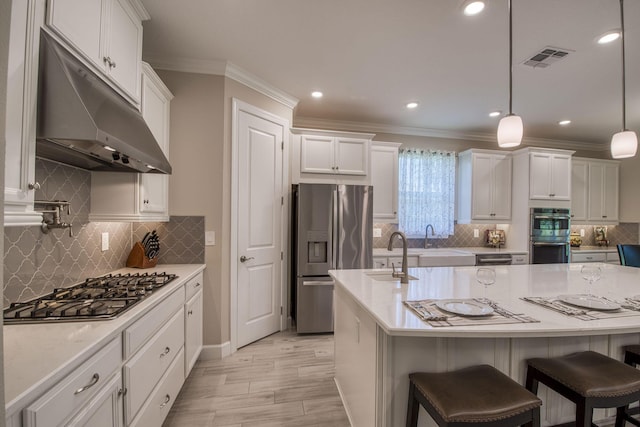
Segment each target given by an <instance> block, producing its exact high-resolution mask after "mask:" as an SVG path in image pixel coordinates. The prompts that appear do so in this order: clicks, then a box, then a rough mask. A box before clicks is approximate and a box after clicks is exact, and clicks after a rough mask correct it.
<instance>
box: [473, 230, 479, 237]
mask: <svg viewBox="0 0 640 427" xmlns="http://www.w3.org/2000/svg"><path fill="white" fill-rule="evenodd" d="M473 237H480V230H478V229H477V228H474V229H473Z"/></svg>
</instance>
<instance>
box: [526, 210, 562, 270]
mask: <svg viewBox="0 0 640 427" xmlns="http://www.w3.org/2000/svg"><path fill="white" fill-rule="evenodd" d="M530 231H531V233H530V236H531V239H530V240H531V264H553V263H567V262H569V250H570V246H569V235H570V234H571V216H570V214H569V209H559V208H532V209H531V227H530Z"/></svg>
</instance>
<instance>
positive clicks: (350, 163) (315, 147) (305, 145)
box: [291, 129, 374, 184]
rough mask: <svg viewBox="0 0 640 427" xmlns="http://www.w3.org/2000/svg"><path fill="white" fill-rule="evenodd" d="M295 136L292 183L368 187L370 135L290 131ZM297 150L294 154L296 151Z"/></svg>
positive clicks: (303, 130) (306, 130) (313, 130)
mask: <svg viewBox="0 0 640 427" xmlns="http://www.w3.org/2000/svg"><path fill="white" fill-rule="evenodd" d="M291 132H292V133H293V134H294V139H293V141H294V148H293V150H294V151H293V158H294V159H296V158H298V159H300V162H299V163H298V162H295V163H294V165H293V167H294V168H293V182H294V183H295V182H333V183H345V184H347V183H353V184H356V183H359V184H369V168H370V165H369V163H370V152H369V149H370V145H371V139H372V138H373V137H374V135H373V134H361V133H353V132H336V131H321V130H315V129H291ZM296 151H297V152H296Z"/></svg>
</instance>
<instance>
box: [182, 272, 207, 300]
mask: <svg viewBox="0 0 640 427" xmlns="http://www.w3.org/2000/svg"><path fill="white" fill-rule="evenodd" d="M203 284H204V274H203V273H202V271H201V272H200V273H198V274H196V275H195V276H194V277H192V278H191V279H189V281H188V282H187V283H186V284H185V285H184V289H185V290H186V293H187V296H186V297H185V301H189V300H190V299H191V297H192V296H194V295H195V294H196V292H198V291H199V290H200V289H202V285H203Z"/></svg>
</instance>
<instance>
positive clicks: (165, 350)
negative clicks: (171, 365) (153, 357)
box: [160, 347, 171, 358]
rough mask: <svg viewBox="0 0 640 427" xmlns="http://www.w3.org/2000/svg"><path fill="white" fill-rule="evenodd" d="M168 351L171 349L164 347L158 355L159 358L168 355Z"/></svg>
mask: <svg viewBox="0 0 640 427" xmlns="http://www.w3.org/2000/svg"><path fill="white" fill-rule="evenodd" d="M170 351H171V349H170V348H169V347H165V348H164V351H163V352H162V353H160V358H163V357H165V356H166V355H167V354H169V352H170Z"/></svg>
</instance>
